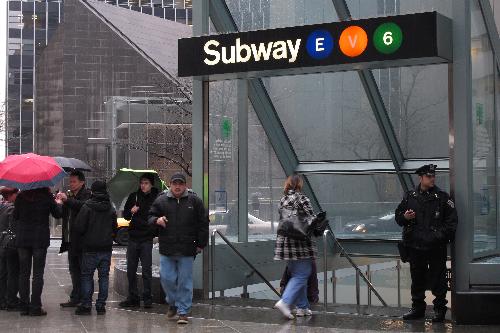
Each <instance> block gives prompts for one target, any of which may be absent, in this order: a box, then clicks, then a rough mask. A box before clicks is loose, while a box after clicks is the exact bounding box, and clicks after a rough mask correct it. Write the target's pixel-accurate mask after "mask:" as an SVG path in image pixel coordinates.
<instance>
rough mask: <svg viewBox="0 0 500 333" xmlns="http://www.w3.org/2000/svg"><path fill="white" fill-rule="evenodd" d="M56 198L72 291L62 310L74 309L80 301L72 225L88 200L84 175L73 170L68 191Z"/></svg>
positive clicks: (77, 254)
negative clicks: (60, 207)
mask: <svg viewBox="0 0 500 333" xmlns="http://www.w3.org/2000/svg"><path fill="white" fill-rule="evenodd" d="M57 197H58V198H59V199H61V200H62V202H63V223H62V238H63V239H62V244H61V249H60V251H59V252H60V253H63V252H65V251H68V264H69V273H70V275H71V284H72V290H71V294H70V296H69V301H68V302H66V303H61V304H60V306H61V307H63V308H68V307H76V306H78V304H80V301H81V295H80V294H81V291H80V285H81V281H80V278H81V273H80V271H81V268H80V260H81V257H80V251H79V250H78V237H79V236H78V234H77V233H75V230H74V223H75V220H76V216H77V215H78V212H79V211H80V208H81V207H82V206H83V204H84V203H85V201H87V200H88V199H89V198H90V191H89V190H88V189H87V188H85V175H84V174H83V172H81V171H79V170H74V171H72V172H71V173H70V175H69V191H68V192H67V193H58V194H57Z"/></svg>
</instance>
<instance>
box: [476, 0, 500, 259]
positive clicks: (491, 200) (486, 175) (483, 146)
mask: <svg viewBox="0 0 500 333" xmlns="http://www.w3.org/2000/svg"><path fill="white" fill-rule="evenodd" d="M471 10H472V11H471V55H472V114H471V120H472V123H473V180H474V185H473V186H474V187H473V191H474V194H473V195H474V253H480V252H483V251H487V250H493V249H496V248H497V244H496V243H497V239H496V238H497V200H496V193H497V189H496V184H497V182H496V169H497V166H496V163H497V161H496V158H495V155H496V154H495V149H496V146H495V118H494V117H495V112H494V65H493V53H492V50H491V45H490V42H489V39H488V35H487V33H486V28H485V26H484V21H483V17H482V14H481V11H480V9H479V5H478V3H477V1H473V2H471Z"/></svg>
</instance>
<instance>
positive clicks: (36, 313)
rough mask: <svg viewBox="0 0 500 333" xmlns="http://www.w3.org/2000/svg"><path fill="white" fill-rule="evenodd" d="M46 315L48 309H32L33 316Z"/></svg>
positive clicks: (31, 314)
mask: <svg viewBox="0 0 500 333" xmlns="http://www.w3.org/2000/svg"><path fill="white" fill-rule="evenodd" d="M21 315H22V314H21ZM46 315H47V311H45V310H44V309H42V308H39V309H33V310H30V316H32V317H39V316H46Z"/></svg>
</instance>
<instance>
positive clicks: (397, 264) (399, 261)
mask: <svg viewBox="0 0 500 333" xmlns="http://www.w3.org/2000/svg"><path fill="white" fill-rule="evenodd" d="M396 270H397V272H398V307H401V260H399V259H398V261H397V262H396Z"/></svg>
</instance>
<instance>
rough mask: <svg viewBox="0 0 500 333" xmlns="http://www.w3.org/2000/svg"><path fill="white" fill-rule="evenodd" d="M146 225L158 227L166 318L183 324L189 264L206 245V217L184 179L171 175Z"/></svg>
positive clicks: (187, 303) (189, 295)
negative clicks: (175, 319)
mask: <svg viewBox="0 0 500 333" xmlns="http://www.w3.org/2000/svg"><path fill="white" fill-rule="evenodd" d="M149 223H150V224H151V225H156V226H158V227H159V242H160V280H161V284H162V287H163V290H164V291H165V294H166V295H167V297H166V301H167V303H168V304H169V305H170V307H169V310H168V313H167V317H168V318H169V319H170V318H173V317H175V315H176V314H178V316H179V317H178V320H177V323H178V324H187V323H188V318H187V315H188V313H189V312H190V311H191V305H192V301H193V262H194V258H195V256H196V254H197V253H200V252H201V251H202V249H203V248H204V247H205V246H206V245H207V242H208V216H207V214H206V211H205V207H204V206H203V202H202V201H201V199H200V198H198V197H197V196H196V195H194V194H192V193H189V191H188V189H187V186H186V177H185V176H184V175H183V174H182V173H175V174H174V175H173V176H172V177H171V178H170V190H169V191H168V192H167V193H166V194H163V195H160V196H159V197H158V198H156V200H155V202H154V203H153V205H152V206H151V209H150V211H149Z"/></svg>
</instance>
